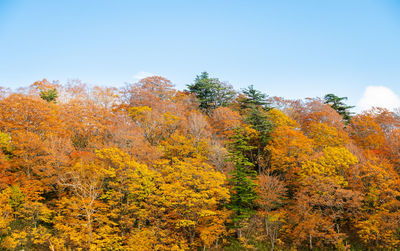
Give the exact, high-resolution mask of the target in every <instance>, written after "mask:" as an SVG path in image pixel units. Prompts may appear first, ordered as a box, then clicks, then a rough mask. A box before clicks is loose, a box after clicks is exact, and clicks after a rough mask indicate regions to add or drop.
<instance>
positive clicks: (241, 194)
mask: <svg viewBox="0 0 400 251" xmlns="http://www.w3.org/2000/svg"><path fill="white" fill-rule="evenodd" d="M248 140H249V137H248V136H247V135H245V133H244V130H243V129H241V128H237V129H236V133H235V134H234V135H233V136H232V137H231V143H230V159H229V160H230V161H232V162H233V163H234V170H233V171H232V172H231V178H230V179H229V183H230V185H231V200H230V202H229V203H228V205H227V207H228V208H229V209H230V210H232V212H233V213H232V222H233V227H234V228H236V229H238V237H240V235H241V234H240V233H241V231H240V228H241V227H242V225H243V223H244V222H245V221H246V220H247V219H249V218H250V217H251V216H252V215H253V214H254V213H255V209H256V203H255V200H256V199H257V193H256V191H255V188H256V186H257V184H256V183H255V182H254V180H255V178H256V175H257V174H256V172H255V171H254V170H252V167H253V166H254V165H253V163H251V162H250V161H249V160H248V159H247V158H246V157H245V153H246V152H248V151H250V150H252V149H253V147H252V146H249V145H248V144H247V141H248Z"/></svg>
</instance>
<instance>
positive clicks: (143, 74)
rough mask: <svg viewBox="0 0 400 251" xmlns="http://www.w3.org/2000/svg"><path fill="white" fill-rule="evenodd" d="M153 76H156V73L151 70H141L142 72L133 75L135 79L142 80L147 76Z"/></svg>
mask: <svg viewBox="0 0 400 251" xmlns="http://www.w3.org/2000/svg"><path fill="white" fill-rule="evenodd" d="M151 76H154V74H153V73H150V72H145V71H141V72H138V73H136V74H135V75H134V76H133V78H134V79H135V80H141V79H143V78H147V77H151Z"/></svg>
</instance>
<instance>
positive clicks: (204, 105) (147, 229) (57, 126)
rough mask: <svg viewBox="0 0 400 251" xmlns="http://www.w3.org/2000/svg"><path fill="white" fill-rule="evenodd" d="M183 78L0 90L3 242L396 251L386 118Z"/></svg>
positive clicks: (393, 124)
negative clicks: (184, 82) (183, 83)
mask: <svg viewBox="0 0 400 251" xmlns="http://www.w3.org/2000/svg"><path fill="white" fill-rule="evenodd" d="M345 100H346V99H345V98H343V97H337V96H335V95H333V94H328V95H326V96H325V97H324V98H315V99H306V100H305V101H301V100H285V99H282V98H277V97H268V96H267V95H266V94H264V93H262V92H260V91H258V90H256V89H254V88H253V87H252V86H249V87H248V88H246V89H243V90H239V91H237V90H234V89H233V88H232V86H230V85H228V84H226V83H224V82H221V81H220V80H218V79H217V78H211V77H210V76H209V75H208V74H207V73H205V72H204V73H202V74H200V75H199V76H197V77H196V79H195V80H194V82H193V83H192V84H189V85H188V86H187V90H184V91H179V90H176V89H174V87H173V85H172V84H171V82H170V81H169V80H167V79H165V78H163V77H159V76H154V77H149V78H145V79H142V80H140V81H139V82H137V83H134V84H129V85H127V86H126V87H124V88H120V89H117V88H112V87H88V86H86V85H84V84H82V83H80V82H79V81H75V82H72V83H69V84H66V85H59V84H57V82H53V83H51V82H48V81H47V80H43V81H38V82H35V83H34V84H32V85H31V86H29V87H27V88H23V89H19V90H17V91H10V90H7V89H5V88H2V89H0V248H1V249H2V250H296V249H301V250H304V249H320V250H336V249H337V250H348V249H364V250H365V249H396V248H400V175H399V172H400V117H399V114H396V113H394V112H391V111H388V110H385V109H380V108H375V109H372V110H370V111H366V112H363V113H361V114H357V115H354V114H352V113H351V112H350V108H351V106H348V105H346V104H345Z"/></svg>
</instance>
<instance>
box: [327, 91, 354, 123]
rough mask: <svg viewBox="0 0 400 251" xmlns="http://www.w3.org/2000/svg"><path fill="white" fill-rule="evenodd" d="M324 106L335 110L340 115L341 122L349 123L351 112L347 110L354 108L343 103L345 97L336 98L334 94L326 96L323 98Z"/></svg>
mask: <svg viewBox="0 0 400 251" xmlns="http://www.w3.org/2000/svg"><path fill="white" fill-rule="evenodd" d="M324 100H325V104H328V105H330V106H331V107H332V108H333V109H335V110H336V111H337V112H338V113H339V114H340V115H342V117H343V120H344V121H345V122H346V123H349V122H350V119H351V115H352V112H350V111H349V109H351V108H353V107H354V106H349V105H346V104H345V103H344V102H343V101H344V100H347V97H338V96H336V95H334V94H326V95H325V97H324Z"/></svg>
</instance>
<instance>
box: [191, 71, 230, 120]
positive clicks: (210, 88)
mask: <svg viewBox="0 0 400 251" xmlns="http://www.w3.org/2000/svg"><path fill="white" fill-rule="evenodd" d="M187 87H188V88H189V92H190V93H194V94H195V95H196V97H197V98H198V99H199V101H200V105H199V107H200V109H202V110H203V111H205V113H206V114H208V115H209V114H211V112H212V111H213V110H214V109H216V108H218V107H220V106H227V105H229V104H230V103H231V102H232V100H233V99H234V97H235V95H236V92H235V91H234V90H233V88H232V86H231V85H228V84H226V83H224V82H221V81H219V79H218V78H210V77H209V75H208V73H207V72H202V73H201V74H200V75H199V76H197V77H196V79H195V81H194V83H193V84H189V85H187Z"/></svg>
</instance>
